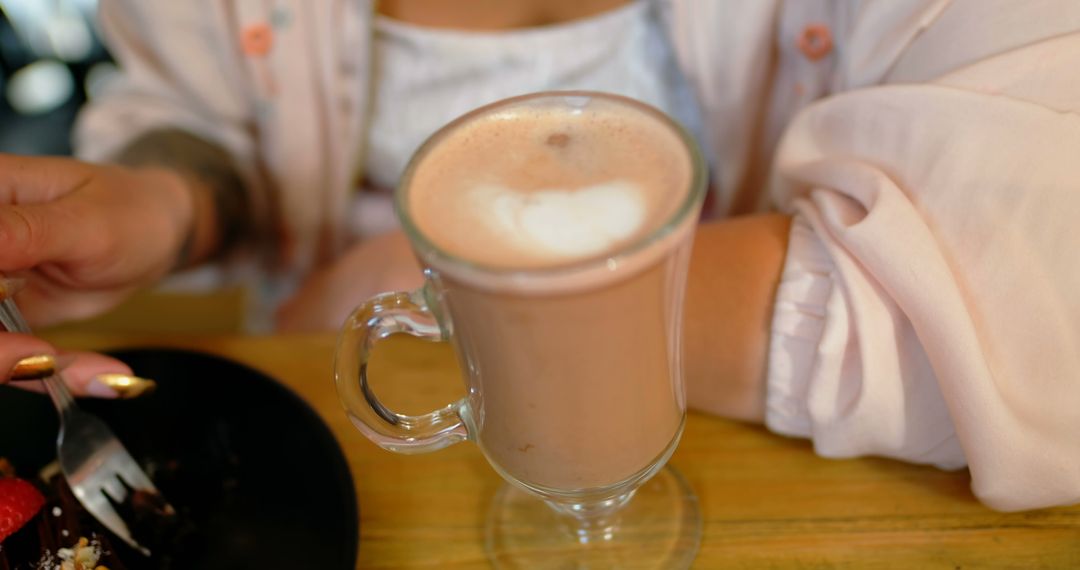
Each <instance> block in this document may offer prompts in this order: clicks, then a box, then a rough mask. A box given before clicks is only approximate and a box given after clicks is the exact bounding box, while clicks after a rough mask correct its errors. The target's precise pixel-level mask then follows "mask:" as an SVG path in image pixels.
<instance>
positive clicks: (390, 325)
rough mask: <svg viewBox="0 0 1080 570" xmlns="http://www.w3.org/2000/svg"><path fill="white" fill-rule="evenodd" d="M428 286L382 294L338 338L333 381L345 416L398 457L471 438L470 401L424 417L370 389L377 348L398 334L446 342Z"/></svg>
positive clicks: (355, 314) (359, 309) (363, 306)
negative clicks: (386, 401) (466, 417)
mask: <svg viewBox="0 0 1080 570" xmlns="http://www.w3.org/2000/svg"><path fill="white" fill-rule="evenodd" d="M426 289H427V285H425V286H424V287H421V288H420V289H417V290H415V291H412V292H409V293H404V292H394V293H383V294H380V295H376V296H375V297H372V298H371V299H368V300H367V301H365V302H364V303H363V304H361V305H360V306H359V307H357V308H356V309H355V310H354V311H353V313H352V315H351V316H350V317H349V319H348V320H347V321H345V326H344V328H342V330H341V334H340V335H339V336H338V344H337V351H336V353H335V356H334V381H335V382H336V383H337V389H338V395H339V396H340V397H341V402H342V404H343V405H344V406H345V411H346V413H347V414H348V416H349V419H350V420H351V421H352V423H353V425H355V426H356V428H357V429H359V430H360V431H361V432H362V433H363V434H364V435H365V436H367V438H368V439H370V440H371V441H373V442H374V443H375V444H376V445H378V446H380V447H382V448H384V449H389V450H390V451H396V452H398V453H409V454H412V453H426V452H429V451H436V450H438V449H442V448H444V447H447V446H449V445H453V444H455V443H458V442H459V441H464V440H466V439H468V436H469V433H468V430H467V428H466V426H465V421H464V420H463V419H462V415H461V414H462V412H463V411H464V408H465V406H466V401H465V399H464V398H463V399H461V400H458V401H457V402H454V403H452V404H448V405H447V406H445V407H443V408H441V409H438V410H435V411H433V412H430V413H427V414H424V415H420V416H409V415H405V414H399V413H397V412H394V411H392V410H390V409H388V408H387V407H386V406H384V405H383V404H382V402H380V401H379V399H378V398H377V397H375V393H374V392H373V391H372V390H371V386H370V385H369V384H368V360H369V359H370V357H371V350H372V349H373V348H374V346H375V344H376V343H377V342H378V341H380V340H383V339H385V338H386V337H388V336H390V335H393V334H407V335H410V336H414V337H417V338H422V339H424V340H427V341H431V342H439V341H443V340H445V335H444V334H443V330H442V328H441V327H440V326H439V324H438V321H437V319H436V318H435V316H434V315H433V314H432V312H431V310H430V309H429V308H428V304H427V301H426V298H425V294H424V293H425V290H426Z"/></svg>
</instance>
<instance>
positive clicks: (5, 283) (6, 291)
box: [0, 277, 26, 301]
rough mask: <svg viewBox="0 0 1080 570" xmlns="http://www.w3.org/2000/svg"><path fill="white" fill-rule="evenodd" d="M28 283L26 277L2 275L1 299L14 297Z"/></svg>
mask: <svg viewBox="0 0 1080 570" xmlns="http://www.w3.org/2000/svg"><path fill="white" fill-rule="evenodd" d="M25 285H26V279H16V278H13V277H0V301H3V300H4V299H7V298H8V297H14V296H15V294H16V293H18V292H19V291H21V290H22V288H23V287H24V286H25Z"/></svg>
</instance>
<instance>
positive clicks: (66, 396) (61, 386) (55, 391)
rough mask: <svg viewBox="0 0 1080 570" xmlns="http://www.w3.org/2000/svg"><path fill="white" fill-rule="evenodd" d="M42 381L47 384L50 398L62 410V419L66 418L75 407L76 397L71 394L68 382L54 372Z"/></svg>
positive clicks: (46, 389) (58, 409) (46, 388)
mask: <svg viewBox="0 0 1080 570" xmlns="http://www.w3.org/2000/svg"><path fill="white" fill-rule="evenodd" d="M41 381H42V383H44V384H45V391H46V392H48V393H49V398H52V401H53V404H54V405H55V406H56V410H57V411H59V412H60V416H61V418H60V419H61V420H62V421H63V420H66V419H67V417H68V415H69V414H70V413H71V410H72V409H73V408H74V407H75V397H74V396H72V395H71V390H68V387H67V384H66V383H64V380H63V379H62V378H60V375H59V374H53V375H52V376H49V377H48V378H43V379H42V380H41Z"/></svg>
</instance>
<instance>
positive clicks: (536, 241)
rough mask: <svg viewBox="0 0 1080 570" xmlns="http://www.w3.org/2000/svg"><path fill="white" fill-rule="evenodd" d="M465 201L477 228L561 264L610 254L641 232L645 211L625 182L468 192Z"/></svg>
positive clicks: (485, 188) (635, 188)
mask: <svg viewBox="0 0 1080 570" xmlns="http://www.w3.org/2000/svg"><path fill="white" fill-rule="evenodd" d="M468 199H469V201H470V202H471V204H472V211H473V212H475V213H476V214H477V215H476V218H477V220H478V223H480V224H485V225H487V226H488V229H489V230H490V231H491V232H492V233H493V235H497V236H500V238H501V239H505V240H507V242H508V243H507V245H510V246H512V247H514V248H517V249H520V250H521V252H522V253H528V254H534V255H542V256H545V257H551V258H558V259H560V260H573V259H579V258H585V257H588V256H592V255H597V254H600V253H602V252H604V251H607V250H610V249H613V248H614V247H615V246H616V245H618V244H619V243H620V242H622V241H624V240H626V239H628V238H630V237H631V236H633V235H634V234H636V233H637V232H639V231H640V230H641V228H642V226H643V225H644V223H645V221H646V217H647V208H648V205H647V203H646V200H645V197H644V196H643V191H642V189H641V188H640V187H639V186H638V185H637V184H634V183H633V182H630V181H626V180H615V181H611V182H606V183H601V184H593V185H590V186H586V187H584V188H577V189H572V190H564V189H542V190H533V191H521V190H517V189H513V188H507V187H503V186H498V185H490V184H489V185H481V186H476V187H474V188H472V189H471V191H470V192H469V198H468Z"/></svg>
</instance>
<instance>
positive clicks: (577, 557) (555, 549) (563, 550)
mask: <svg viewBox="0 0 1080 570" xmlns="http://www.w3.org/2000/svg"><path fill="white" fill-rule="evenodd" d="M701 533H702V519H701V509H700V508H699V506H698V500H697V496H695V495H694V492H693V490H692V489H690V486H689V485H688V484H687V482H686V480H685V479H684V478H683V477H682V475H680V474H679V473H678V471H676V470H675V469H674V468H672V467H671V466H670V465H668V466H665V467H664V468H663V469H662V470H660V471H659V472H658V473H657V474H656V475H655V476H653V477H652V478H651V479H650V480H648V481H646V482H645V484H643V485H642V486H641V487H639V488H638V489H637V491H636V492H635V493H634V495H633V496H632V497H631V498H630V500H629V501H628V502H627V503H626V505H625V506H623V507H622V508H621V509H619V510H618V512H616V513H614V514H612V515H611V516H609V517H605V518H603V519H599V520H591V521H582V520H579V519H576V518H574V517H569V516H566V515H564V514H560V513H558V512H556V511H555V510H554V509H553V508H551V507H550V506H548V505H547V504H546V503H545V502H544V501H542V500H541V499H539V498H538V497H536V496H534V495H532V494H529V493H527V492H526V491H523V490H521V489H519V488H518V487H516V486H514V485H511V484H509V483H506V484H504V485H503V487H502V488H501V489H499V491H498V493H496V495H495V499H494V501H493V503H492V506H491V510H490V511H489V513H488V518H487V525H486V529H485V538H486V540H485V545H484V546H485V551H486V552H487V555H488V559H489V560H490V561H491V563H492V565H494V567H495V568H500V569H518V568H529V569H544V568H560V569H561V568H575V569H593V568H596V569H600V568H603V569H613V568H664V569H668V568H672V569H678V568H689V567H690V564H691V562H693V560H694V557H695V556H696V555H697V551H698V548H699V546H700V544H701Z"/></svg>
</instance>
